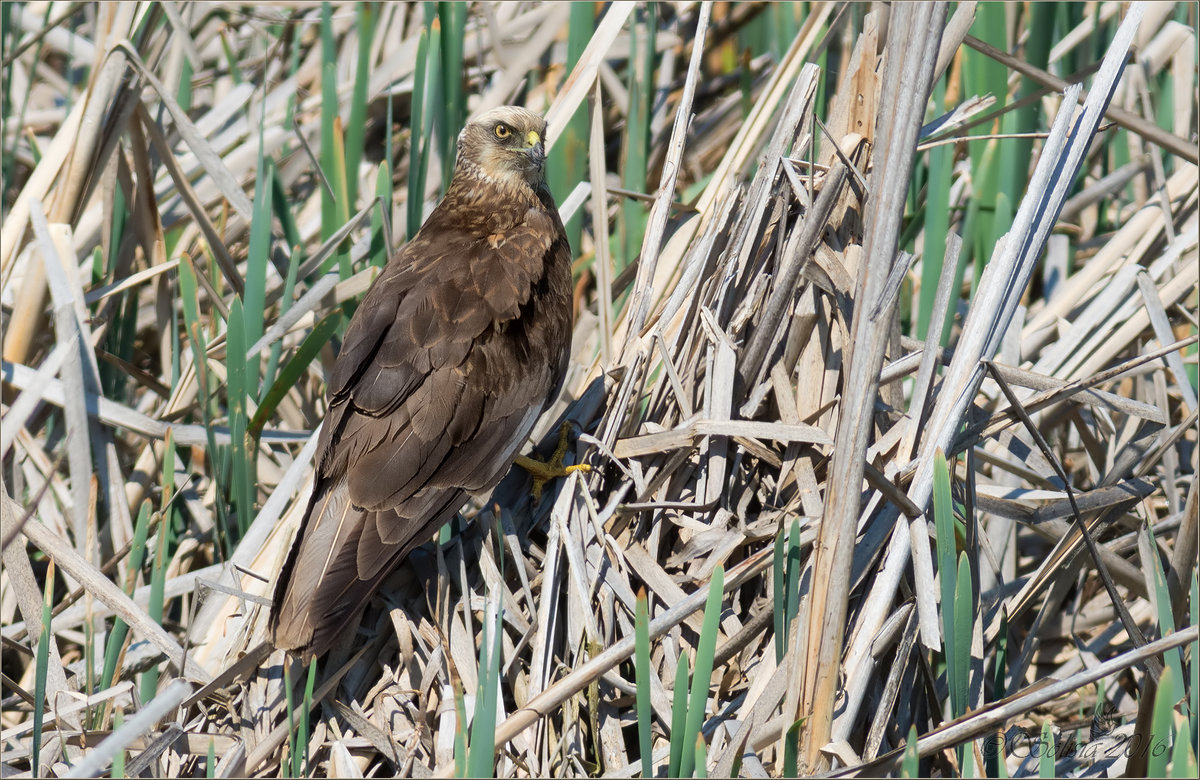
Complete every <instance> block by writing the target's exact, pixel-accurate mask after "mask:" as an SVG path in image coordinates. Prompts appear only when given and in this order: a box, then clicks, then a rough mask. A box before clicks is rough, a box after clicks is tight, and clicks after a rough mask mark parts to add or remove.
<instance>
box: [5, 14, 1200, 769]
mask: <svg viewBox="0 0 1200 780" xmlns="http://www.w3.org/2000/svg"><path fill="white" fill-rule="evenodd" d="M3 15H4V16H3V22H4V32H3V67H4V70H3V78H4V96H3V97H4V106H3V108H4V113H3V118H4V128H3V136H2V140H3V166H4V167H3V173H4V182H3V184H4V192H3V212H4V213H3V234H2V245H0V270H2V275H3V279H2V281H3V288H2V289H3V316H4V362H3V380H4V387H3V390H4V395H3V405H4V406H3V417H2V422H3V428H2V436H0V439H2V442H0V443H2V445H3V457H4V463H3V482H4V496H3V516H4V524H3V529H4V530H3V545H4V554H3V555H4V557H3V563H4V568H3V573H2V574H0V616H2V618H3V633H2V636H3V697H4V698H3V701H2V702H0V703H2V704H3V715H2V719H0V727H2V732H0V741H2V744H3V774H4V776H5V777H10V776H11V777H20V776H31V775H33V776H55V777H63V776H102V775H106V774H107V775H111V776H113V777H117V776H141V777H146V776H154V777H181V776H208V777H214V776H220V777H232V776H247V775H248V776H270V777H276V776H340V777H372V776H392V775H398V776H421V777H424V776H430V775H433V774H437V775H450V774H455V775H458V776H463V775H481V774H492V773H494V774H495V775H496V776H504V777H535V776H606V777H629V776H634V775H639V774H640V775H643V776H655V775H657V776H688V775H691V774H693V773H694V774H697V775H700V776H706V775H707V776H722V777H724V776H739V775H742V776H750V777H778V776H792V775H797V774H805V775H807V774H814V773H834V774H836V775H839V776H843V775H855V774H867V775H876V774H904V775H906V776H913V775H916V774H921V775H937V776H979V775H981V774H983V773H986V774H987V776H989V777H996V776H1018V775H1030V774H1040V775H1042V776H1051V775H1054V774H1068V773H1070V774H1073V775H1084V776H1104V773H1108V775H1110V776H1111V774H1113V773H1116V772H1122V771H1123V772H1126V773H1128V774H1130V775H1132V776H1142V775H1162V774H1167V773H1169V774H1170V775H1171V776H1180V777H1194V776H1195V774H1196V741H1197V734H1196V728H1197V707H1198V701H1197V694H1198V688H1200V684H1198V682H1197V654H1198V652H1200V648H1198V640H1197V623H1198V619H1197V604H1198V602H1200V597H1198V595H1197V514H1198V510H1197V501H1198V498H1197V487H1196V473H1197V457H1198V450H1197V440H1198V436H1197V349H1196V342H1197V310H1198V308H1200V306H1198V301H1197V283H1198V269H1200V260H1198V251H1200V250H1198V235H1197V224H1198V218H1197V197H1198V187H1197V184H1198V182H1197V144H1196V133H1195V125H1196V116H1197V114H1196V112H1197V83H1198V82H1197V75H1196V74H1197V72H1196V61H1195V51H1196V23H1197V18H1196V8H1195V6H1194V5H1190V4H1172V3H1152V4H1136V3H1135V4H1132V5H1130V4H1125V3H1115V2H1102V3H1097V2H1090V3H1079V4H1061V5H1059V4H1024V5H1003V4H978V5H977V4H975V3H958V4H956V5H953V6H946V5H941V4H924V3H922V4H916V3H913V4H909V3H904V4H894V5H890V6H889V5H888V4H886V3H871V4H866V3H863V4H854V3H851V4H844V3H843V4H835V3H821V2H815V3H794V4H761V3H751V2H737V3H699V4H696V3H665V2H663V3H648V4H642V3H629V2H614V3H608V4H592V3H582V4H573V5H568V4H555V3H470V4H456V3H424V4H418V3H396V4H390V3H389V4H379V5H365V4H364V5H359V4H352V3H332V4H323V5H322V4H313V3H297V4H283V3H266V4H257V5H254V6H243V5H238V4H229V3H213V4H194V3H174V2H170V3H168V2H164V3H64V2H55V3H24V4H11V5H10V4H5V5H4V6H3ZM504 103H519V104H522V105H526V106H529V107H531V108H534V109H536V110H544V111H545V112H546V114H547V117H548V120H549V123H550V136H551V138H550V143H551V144H553V145H554V147H555V148H554V149H553V150H552V154H551V163H550V164H551V173H550V175H551V182H550V183H551V186H552V187H553V188H554V191H555V195H556V197H557V199H558V201H559V204H560V210H561V211H562V213H563V216H564V218H566V219H567V223H568V229H569V231H570V232H571V235H572V241H573V247H574V250H575V254H576V269H575V270H576V278H577V281H578V284H577V288H576V309H575V332H574V342H573V359H572V363H571V368H570V373H569V376H568V378H567V381H566V384H565V387H564V391H563V393H562V396H561V397H560V399H559V400H558V401H557V402H556V404H555V405H554V407H553V408H552V409H550V410H549V411H548V412H547V414H545V415H544V417H543V419H542V420H541V422H540V424H539V428H538V430H537V433H536V435H535V436H534V437H533V440H532V441H531V443H530V448H531V449H538V450H540V451H541V452H547V451H549V449H551V448H552V447H553V440H554V438H555V436H556V433H557V431H558V430H559V425H560V423H561V421H563V420H569V421H571V423H572V428H573V431H574V432H575V436H574V438H573V441H574V449H573V452H572V453H571V457H572V458H573V459H574V461H575V462H583V461H586V462H588V463H590V464H592V466H593V471H592V472H591V473H590V474H587V475H584V474H572V475H571V476H570V477H569V478H567V479H565V480H564V481H563V482H562V483H561V484H559V485H555V486H553V487H552V489H551V490H549V491H548V492H547V495H546V496H545V497H543V499H542V500H541V501H540V502H534V501H533V500H532V499H531V498H530V495H529V481H528V478H527V477H526V476H525V475H524V474H523V473H522V472H519V471H514V473H512V474H510V475H509V476H508V477H507V478H506V479H505V481H504V482H503V483H502V484H501V485H500V486H499V487H498V488H497V490H496V491H495V493H494V494H493V495H490V496H479V497H476V499H475V500H473V501H472V503H471V504H470V505H468V507H466V508H465V509H464V511H463V513H462V516H461V517H460V518H459V519H458V520H456V521H455V522H454V523H452V524H450V526H449V527H447V528H446V529H443V531H442V532H441V533H440V534H439V535H438V537H437V538H436V539H433V540H431V541H430V543H429V544H428V545H426V546H425V547H423V548H421V549H420V550H418V551H417V552H415V553H414V554H413V555H412V556H411V557H410V559H409V560H408V561H407V562H406V563H405V564H404V565H403V566H402V567H401V568H400V569H399V570H398V571H397V572H396V573H395V574H394V575H393V576H392V577H391V579H390V580H389V581H388V582H387V585H386V587H385V588H384V589H383V590H382V591H381V593H380V594H379V595H378V596H377V597H376V599H375V600H374V602H373V603H372V605H371V606H370V607H369V608H368V610H367V612H366V614H365V615H364V617H363V620H362V623H361V627H360V628H359V629H358V630H357V633H355V634H354V635H351V636H347V637H346V638H345V640H344V641H343V642H342V643H341V644H340V645H338V646H337V647H335V649H334V650H333V651H331V652H330V653H329V654H328V655H327V656H326V657H325V658H324V659H322V660H321V661H320V662H319V663H317V664H315V665H313V666H310V667H307V668H305V667H301V666H300V665H299V664H298V663H295V662H292V661H290V660H289V659H287V658H285V657H283V656H282V654H281V653H278V652H272V651H271V650H270V648H269V647H268V646H267V645H266V644H265V643H264V642H265V639H266V618H267V613H268V611H269V603H270V602H269V598H270V594H271V592H272V587H271V586H272V583H273V581H274V579H275V577H276V576H277V574H278V572H279V568H280V566H281V564H282V562H283V559H284V557H285V555H286V552H287V549H288V545H289V544H290V542H291V539H292V537H293V535H294V534H295V531H296V528H297V526H298V523H299V521H300V515H301V513H302V512H303V511H304V507H305V502H306V499H307V493H308V490H309V489H310V487H311V474H310V469H311V463H312V458H313V454H314V449H315V442H316V434H315V429H316V428H317V426H318V425H319V424H320V421H321V418H322V411H323V408H324V397H323V392H324V377H325V375H326V371H327V369H328V367H329V365H330V363H331V361H332V359H333V357H334V355H335V354H336V343H337V337H338V334H339V333H340V332H341V330H342V329H344V326H345V321H346V319H347V317H348V313H349V312H350V311H351V310H352V307H353V304H354V301H355V300H357V299H358V298H359V297H360V296H361V295H362V293H363V292H364V291H365V290H366V289H367V287H368V286H369V284H370V282H371V281H372V280H373V278H374V276H375V274H377V273H378V268H379V266H380V265H381V263H382V262H383V261H384V260H386V258H387V257H388V256H389V254H390V253H391V251H392V249H393V248H394V247H396V246H398V245H399V244H400V243H402V242H403V240H404V238H405V236H406V235H410V234H411V233H412V232H413V231H414V230H415V226H416V225H417V224H418V223H419V221H420V218H421V216H422V214H423V213H425V212H427V211H428V209H429V208H430V207H431V206H432V205H433V203H435V202H436V200H437V197H438V194H439V192H440V190H441V188H442V187H443V186H444V183H445V181H446V179H445V177H446V175H447V172H448V170H449V167H448V166H449V165H450V164H451V162H452V160H451V159H450V157H451V155H450V154H449V153H448V150H449V149H451V148H452V147H451V144H452V139H453V138H454V135H455V133H456V132H457V129H458V127H459V126H460V125H461V123H462V121H463V120H464V119H465V118H466V117H467V116H470V115H472V114H474V113H477V112H479V111H482V110H485V109H487V108H490V107H493V106H496V105H501V104H504Z"/></svg>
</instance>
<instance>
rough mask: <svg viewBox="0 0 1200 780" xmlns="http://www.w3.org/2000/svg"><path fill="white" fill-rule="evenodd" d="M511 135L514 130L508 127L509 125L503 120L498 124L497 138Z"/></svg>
mask: <svg viewBox="0 0 1200 780" xmlns="http://www.w3.org/2000/svg"><path fill="white" fill-rule="evenodd" d="M510 135H512V130H509V129H508V125H506V124H504V123H503V122H501V123H500V124H498V125H496V137H497V138H508V137H509V136H510Z"/></svg>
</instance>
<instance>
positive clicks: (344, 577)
mask: <svg viewBox="0 0 1200 780" xmlns="http://www.w3.org/2000/svg"><path fill="white" fill-rule="evenodd" d="M497 121H506V122H511V123H514V124H519V123H526V124H527V125H528V130H526V129H522V128H518V129H520V132H519V134H517V135H516V136H515V138H526V137H527V136H528V131H529V130H532V131H534V132H536V133H537V136H535V137H538V138H540V136H541V135H542V134H544V132H545V125H544V122H542V120H541V118H540V117H537V116H536V115H533V114H530V113H529V112H526V111H524V110H521V109H511V108H506V109H497V110H496V111H493V112H489V114H487V115H485V116H484V117H482V118H481V119H480V120H477V122H474V123H472V124H471V125H468V128H467V129H466V130H464V132H463V135H462V137H461V139H460V156H459V164H458V167H457V169H456V172H455V176H454V180H453V181H452V183H451V186H450V188H449V191H448V192H447V196H446V198H445V199H444V200H443V202H442V203H441V204H440V205H439V206H438V208H437V209H435V210H434V212H433V214H432V215H431V216H430V218H429V220H428V221H427V222H426V224H425V225H424V226H423V227H422V229H421V231H420V232H419V233H418V234H417V236H415V237H414V239H413V240H412V241H411V242H410V243H409V244H408V245H407V246H406V247H405V248H404V249H403V250H401V252H399V253H397V255H396V257H395V258H393V259H392V261H391V262H390V263H389V265H388V267H387V268H386V269H385V271H384V273H383V274H382V275H381V276H380V278H379V279H378V280H377V281H376V283H375V285H374V286H373V287H372V289H371V290H370V291H369V292H368V294H367V296H366V297H365V298H364V300H363V302H362V304H361V305H360V306H359V308H358V310H357V311H356V313H355V316H354V319H353V321H352V322H351V324H350V326H349V327H348V328H347V330H346V337H345V340H344V342H343V345H342V349H341V352H340V354H339V356H338V360H337V362H336V363H335V365H334V368H333V370H332V372H331V375H330V382H329V400H330V407H329V411H328V413H327V416H326V420H325V423H324V428H323V429H322V433H321V441H320V444H319V447H320V454H319V455H318V465H317V474H316V477H315V485H314V490H313V496H312V498H311V500H310V502H309V507H308V512H307V514H306V516H305V519H304V521H303V523H302V525H301V528H300V531H299V534H298V537H297V542H296V544H295V545H294V546H293V549H292V552H291V555H290V556H289V558H288V561H287V562H286V564H285V566H284V569H283V571H282V572H281V573H280V579H279V582H278V583H277V586H276V593H275V605H274V609H273V611H272V616H271V624H272V632H273V635H274V641H275V644H276V645H277V646H278V647H282V648H285V649H290V650H296V651H302V652H303V653H304V654H305V655H306V656H310V655H315V654H319V653H321V652H323V651H324V650H325V649H327V648H328V646H329V645H330V644H331V643H332V642H333V640H334V639H335V638H336V637H337V636H339V635H340V634H342V633H343V632H344V631H345V630H346V628H347V626H348V625H349V624H350V622H351V621H352V620H353V619H354V618H355V616H356V615H357V613H358V610H359V608H360V607H361V606H363V605H364V604H365V603H366V602H367V601H368V600H369V599H370V598H371V596H372V595H373V594H374V592H375V590H376V589H377V588H378V586H379V584H380V583H381V582H382V580H383V579H384V578H385V577H386V576H387V575H388V574H389V573H390V572H391V571H392V569H393V568H395V566H396V565H397V564H398V563H399V562H400V561H401V560H402V559H403V557H404V556H405V555H407V554H408V553H409V552H410V551H411V550H412V548H414V547H416V546H417V545H420V544H422V543H424V542H425V541H427V540H428V539H429V537H430V536H431V535H432V534H433V532H434V531H435V530H436V529H437V528H438V527H439V526H441V525H442V524H443V523H445V522H446V521H447V520H449V519H450V518H452V517H453V516H454V514H455V513H456V512H457V511H458V510H459V509H460V508H461V507H462V504H463V503H464V501H465V500H466V498H467V496H468V493H469V492H476V491H482V490H487V489H490V488H491V487H493V486H494V485H495V484H496V483H497V482H498V481H499V480H500V478H501V477H502V476H503V475H504V473H505V472H506V471H507V469H508V467H509V466H510V465H511V462H512V459H513V458H514V457H515V455H516V454H517V451H518V449H519V448H520V447H521V446H522V444H523V443H524V441H525V439H526V438H527V436H528V435H529V431H530V429H531V428H532V426H533V423H534V422H535V421H536V419H537V417H538V415H539V414H540V413H541V411H542V409H543V408H544V406H545V404H546V403H548V401H549V400H550V398H551V396H552V394H553V393H554V392H555V391H556V389H557V386H558V384H559V383H560V382H561V381H562V375H563V372H564V370H565V366H566V359H567V350H568V347H569V338H570V319H571V312H570V305H571V303H570V302H571V297H570V296H571V277H570V249H569V247H568V246H567V242H566V237H565V235H564V232H563V228H562V223H561V221H560V220H559V218H558V214H557V212H556V211H555V210H554V208H553V203H552V202H551V201H550V200H549V197H548V195H547V194H546V193H545V192H544V190H542V188H541V182H540V179H539V177H540V172H541V169H540V160H541V159H544V153H543V152H542V150H541V148H540V146H541V142H540V141H539V142H538V148H537V149H536V150H533V149H529V150H525V149H516V150H512V149H504V148H500V149H499V150H497V149H495V148H492V146H489V143H490V144H492V145H493V146H494V145H497V144H499V142H498V141H496V140H495V137H493V136H492V135H491V131H492V128H493V126H494V123H495V122H497ZM510 146H511V144H510ZM535 151H536V153H537V155H538V156H537V157H535V156H534V152H535ZM531 159H532V160H536V161H537V165H536V167H535V168H531V167H530V163H529V162H528V160H531ZM514 171H515V173H514ZM531 171H532V173H531Z"/></svg>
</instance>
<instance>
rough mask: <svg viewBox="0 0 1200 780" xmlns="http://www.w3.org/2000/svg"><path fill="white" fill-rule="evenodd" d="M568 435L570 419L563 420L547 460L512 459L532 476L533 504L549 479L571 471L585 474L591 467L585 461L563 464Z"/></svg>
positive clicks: (522, 457) (539, 498)
mask: <svg viewBox="0 0 1200 780" xmlns="http://www.w3.org/2000/svg"><path fill="white" fill-rule="evenodd" d="M570 436H571V421H570V420H563V424H562V427H561V428H560V429H559V434H558V447H556V448H555V450H554V454H553V455H551V456H550V459H549V460H544V461H543V460H536V459H534V458H527V457H525V456H524V455H521V456H519V457H518V458H517V459H516V460H515V461H513V463H515V464H516V465H518V466H520V467H521V468H523V469H525V470H526V471H528V472H529V475H530V476H531V477H533V489H532V490H530V493H532V494H533V502H534V503H535V504H536V503H537V502H538V501H540V500H541V498H542V487H544V486H545V484H546V483H547V482H549V481H550V480H552V479H556V478H558V477H565V476H567V475H568V474H570V473H571V472H572V471H580V472H583V473H585V474H586V473H587V472H589V471H591V470H592V467H591V466H589V465H587V464H586V463H580V464H579V465H577V466H563V458H564V457H565V456H566V454H567V443H568V440H569V439H570Z"/></svg>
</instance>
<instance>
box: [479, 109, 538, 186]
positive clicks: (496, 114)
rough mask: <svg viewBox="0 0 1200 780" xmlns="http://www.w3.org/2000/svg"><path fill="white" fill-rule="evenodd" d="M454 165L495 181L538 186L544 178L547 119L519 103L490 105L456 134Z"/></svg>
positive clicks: (503, 183)
mask: <svg viewBox="0 0 1200 780" xmlns="http://www.w3.org/2000/svg"><path fill="white" fill-rule="evenodd" d="M457 167H458V169H462V168H464V167H468V168H472V169H474V171H473V172H475V173H477V174H478V175H482V176H484V177H486V178H488V179H491V180H492V181H494V182H496V183H497V184H501V185H509V186H513V185H518V184H521V183H524V184H527V185H528V186H530V187H533V188H534V189H537V188H538V187H539V186H540V185H541V184H542V183H543V182H544V181H545V179H546V174H545V168H546V120H545V119H543V118H542V117H541V115H539V114H535V113H534V112H532V111H529V110H528V109H524V108H520V107H519V106H500V107H499V108H493V109H492V110H490V111H488V112H486V113H484V114H482V115H481V116H479V117H476V118H475V119H473V120H471V121H470V122H468V123H467V126H466V127H464V128H463V130H462V132H461V133H459V134H458V166H457Z"/></svg>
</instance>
